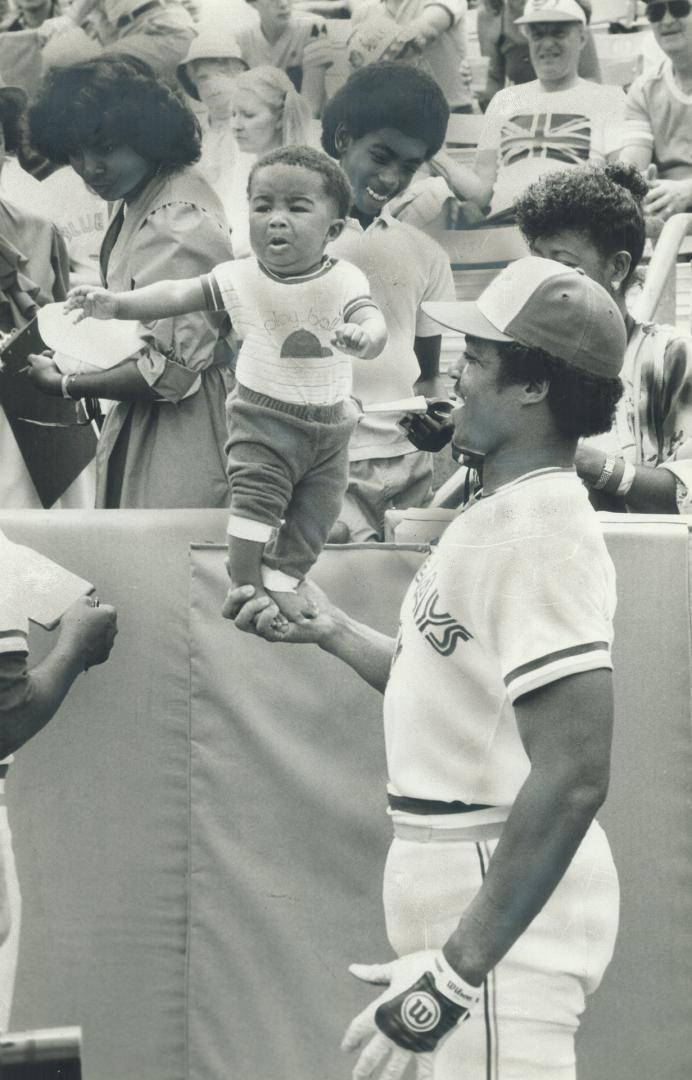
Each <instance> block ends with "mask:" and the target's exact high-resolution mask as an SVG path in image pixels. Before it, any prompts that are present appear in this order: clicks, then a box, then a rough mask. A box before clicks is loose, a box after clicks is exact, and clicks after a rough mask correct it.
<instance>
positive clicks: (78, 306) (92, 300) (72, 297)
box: [63, 285, 118, 323]
mask: <svg viewBox="0 0 692 1080" xmlns="http://www.w3.org/2000/svg"><path fill="white" fill-rule="evenodd" d="M63 311H64V312H65V314H67V312H68V311H78V312H79V314H78V315H77V318H76V319H75V320H74V321H75V323H78V322H81V321H82V319H87V318H89V317H91V318H93V319H115V318H116V316H117V314H118V301H117V298H116V296H115V294H114V293H111V292H109V291H108V289H100V288H98V286H96V285H76V286H75V287H74V289H70V291H69V293H68V294H67V299H66V301H65V306H64V307H63Z"/></svg>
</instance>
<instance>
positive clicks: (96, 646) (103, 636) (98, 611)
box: [60, 596, 118, 671]
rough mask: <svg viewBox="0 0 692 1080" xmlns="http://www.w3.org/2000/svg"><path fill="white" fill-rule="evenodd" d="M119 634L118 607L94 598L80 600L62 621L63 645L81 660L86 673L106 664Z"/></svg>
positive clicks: (61, 640)
mask: <svg viewBox="0 0 692 1080" xmlns="http://www.w3.org/2000/svg"><path fill="white" fill-rule="evenodd" d="M117 633H118V616H117V612H116V610H115V608H114V607H112V606H111V605H110V604H100V603H99V602H98V600H97V599H96V597H94V596H84V597H82V598H81V599H79V600H77V601H76V602H75V603H74V604H72V605H71V606H70V607H69V608H68V609H67V611H66V612H65V614H64V615H63V617H62V619H61V620H60V643H61V645H63V646H66V647H67V648H68V649H69V650H70V651H71V652H73V653H74V654H75V655H76V656H78V657H80V658H81V660H82V662H83V666H84V670H85V671H88V669H89V668H90V667H95V666H96V665H97V664H104V663H105V662H106V660H107V659H108V657H109V656H110V653H111V649H112V648H113V642H114V641H115V635H116V634H117Z"/></svg>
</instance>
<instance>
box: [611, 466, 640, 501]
mask: <svg viewBox="0 0 692 1080" xmlns="http://www.w3.org/2000/svg"><path fill="white" fill-rule="evenodd" d="M636 475H637V470H636V469H635V467H634V465H633V464H632V462H631V461H626V462H625V467H624V469H623V470H622V476H621V477H620V483H619V484H618V486H617V487H616V489H615V494H616V495H627V493H628V491H629V490H630V488H631V487H632V484H633V483H634V481H635V478H636Z"/></svg>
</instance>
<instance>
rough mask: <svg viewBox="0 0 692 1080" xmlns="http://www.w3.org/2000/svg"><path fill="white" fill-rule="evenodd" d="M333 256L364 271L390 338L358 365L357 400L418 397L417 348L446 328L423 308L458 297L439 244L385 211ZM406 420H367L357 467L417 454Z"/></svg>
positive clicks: (356, 445)
mask: <svg viewBox="0 0 692 1080" xmlns="http://www.w3.org/2000/svg"><path fill="white" fill-rule="evenodd" d="M327 250H328V251H329V252H330V254H333V255H337V256H338V257H339V258H344V259H347V260H348V261H349V262H350V263H353V264H354V265H355V266H358V267H359V268H360V269H361V270H362V271H363V273H364V274H365V276H366V278H367V279H368V282H369V283H370V289H371V292H372V298H373V300H374V301H375V303H376V304H377V306H378V307H379V309H380V311H381V312H382V314H383V315H384V320H385V323H386V324H387V332H388V334H389V337H388V340H387V344H386V345H385V347H384V349H383V351H382V352H381V353H380V355H379V356H378V357H377V358H376V359H375V360H359V359H357V358H354V360H353V394H354V396H355V397H356V398H358V400H359V401H361V402H362V403H363V404H364V405H370V404H374V403H375V402H378V401H400V400H401V399H402V398H408V397H411V395H412V394H413V384H414V383H415V382H416V380H417V379H419V378H420V374H421V372H420V365H419V363H418V357H417V356H416V354H415V352H414V349H413V344H414V340H415V338H416V337H435V336H438V335H439V333H440V326H439V323H434V322H433V321H432V319H430V318H428V316H427V315H426V314H425V313H424V312H423V311H422V309H421V304H422V303H423V301H424V300H453V299H454V296H455V293H454V279H453V278H452V271H451V268H450V265H449V258H448V256H447V255H446V253H445V252H444V251H443V249H442V248H441V247H440V245H439V244H438V243H437V242H436V241H435V240H433V239H432V238H431V237H429V236H427V235H426V234H425V233H423V232H421V231H420V230H419V229H416V228H414V227H413V226H412V225H408V224H406V223H405V222H402V221H398V220H397V219H396V218H393V217H391V216H390V215H389V214H388V213H387V210H386V208H385V209H384V210H383V211H382V213H381V214H380V215H379V217H377V218H376V219H375V220H374V221H373V223H372V224H371V225H370V226H369V227H368V228H367V229H365V230H363V229H362V228H361V226H360V225H359V223H358V222H357V221H356V220H355V218H349V219H348V221H347V223H346V228H345V229H344V231H343V232H342V234H341V236H340V237H339V238H338V239H337V240H334V241H333V242H332V243H331V244H329V245H328V248H327ZM399 419H400V418H399V417H398V416H394V415H392V414H391V413H366V414H365V416H363V417H362V419H361V422H360V423H359V425H358V427H357V428H356V430H355V431H354V433H353V435H352V436H351V442H350V444H349V457H350V460H351V461H363V460H367V459H372V458H391V457H399V456H400V455H402V454H412V453H417V452H418V451H416V449H415V447H414V446H413V444H412V443H410V442H409V440H408V439H407V438H406V436H405V435H404V433H403V432H402V431H401V430H400V429H399V427H398V425H397V422H398V420H399Z"/></svg>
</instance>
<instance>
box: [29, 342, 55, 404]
mask: <svg viewBox="0 0 692 1080" xmlns="http://www.w3.org/2000/svg"><path fill="white" fill-rule="evenodd" d="M22 370H25V371H26V375H27V378H29V379H30V380H31V382H32V383H33V384H34V386H35V387H36V388H37V389H38V390H41V391H42V392H43V393H44V394H50V395H51V396H52V397H62V372H61V370H60V368H59V367H58V365H57V364H56V363H55V361H54V359H53V354H52V352H49V351H46V352H44V353H29V355H28V356H27V367H26V368H25V369H22Z"/></svg>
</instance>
